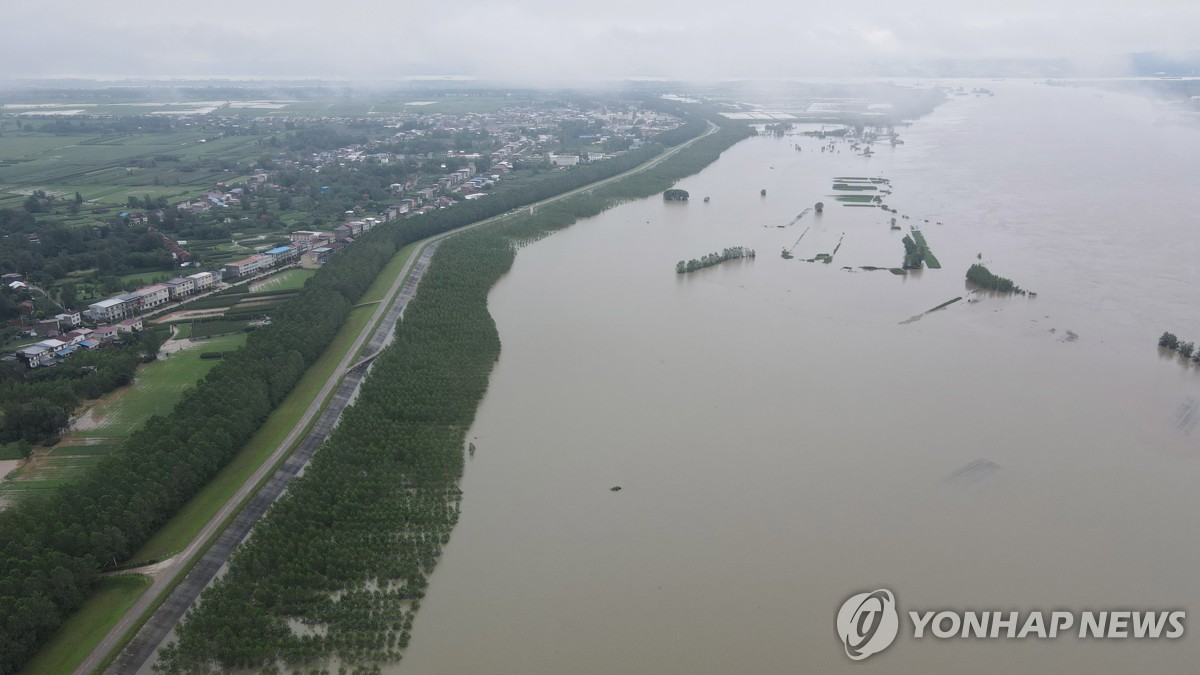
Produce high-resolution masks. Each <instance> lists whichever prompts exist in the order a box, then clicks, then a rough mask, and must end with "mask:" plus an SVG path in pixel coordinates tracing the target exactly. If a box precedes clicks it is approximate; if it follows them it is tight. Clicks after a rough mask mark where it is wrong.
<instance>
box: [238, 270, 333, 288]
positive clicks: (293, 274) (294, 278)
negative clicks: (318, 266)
mask: <svg viewBox="0 0 1200 675" xmlns="http://www.w3.org/2000/svg"><path fill="white" fill-rule="evenodd" d="M316 273H317V271H316V270H299V269H291V270H284V271H282V272H280V273H278V274H272V275H271V276H269V277H267V278H266V279H263V280H262V281H256V282H254V283H253V284H250V292H251V293H262V292H265V291H298V290H300V289H301V288H304V282H306V281H308V280H309V279H310V278H312V276H313V275H314V274H316Z"/></svg>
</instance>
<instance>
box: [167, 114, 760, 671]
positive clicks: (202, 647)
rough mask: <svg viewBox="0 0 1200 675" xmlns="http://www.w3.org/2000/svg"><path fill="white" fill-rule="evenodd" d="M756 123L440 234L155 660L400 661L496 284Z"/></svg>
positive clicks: (430, 559)
mask: <svg viewBox="0 0 1200 675" xmlns="http://www.w3.org/2000/svg"><path fill="white" fill-rule="evenodd" d="M749 133H751V132H750V131H749V130H747V129H746V128H745V127H732V128H729V129H722V130H721V131H720V132H718V133H717V134H714V135H712V136H709V137H707V138H704V139H702V140H700V141H698V142H697V143H695V144H693V145H692V146H690V147H689V148H688V149H686V150H684V151H682V152H680V153H679V154H677V155H676V156H674V157H672V158H671V159H669V160H667V161H665V162H663V163H662V164H660V165H658V166H656V167H654V168H653V169H650V170H647V171H645V172H643V173H640V174H638V175H636V176H632V177H629V178H626V179H623V180H621V181H617V182H614V183H611V184H608V185H606V186H603V187H599V188H596V189H594V190H591V191H589V192H587V193H584V194H580V195H578V196H575V197H572V198H571V199H569V200H563V201H560V202H557V203H555V204H552V205H548V206H545V207H542V208H539V209H538V210H537V211H536V212H535V213H531V214H522V215H521V216H519V217H516V218H513V219H510V220H508V221H504V222H503V223H497V224H496V225H493V226H491V227H488V228H484V229H477V230H473V231H471V232H469V233H465V234H463V235H461V236H458V237H455V238H453V239H450V240H447V241H446V242H445V243H443V244H442V245H441V247H440V248H439V249H438V252H437V254H436V255H435V257H434V260H433V264H432V265H431V267H430V268H429V270H428V271H427V272H426V275H425V277H424V279H423V281H422V283H421V287H420V292H419V293H418V294H417V296H416V298H414V300H413V301H412V302H411V303H410V304H409V306H408V308H407V309H406V310H405V314H404V319H403V321H402V322H401V323H400V324H399V326H398V327H397V330H396V338H395V342H394V343H393V344H392V345H391V346H390V347H388V348H387V349H386V350H385V351H384V353H383V354H381V355H380V357H379V358H378V359H377V360H376V362H375V366H374V369H373V370H372V372H371V375H370V377H369V378H368V379H367V380H366V382H364V384H363V387H362V390H361V392H360V394H359V396H358V398H357V399H356V402H355V404H354V405H353V406H352V407H350V408H349V409H347V411H346V413H345V414H344V416H343V418H342V420H341V422H340V423H339V425H338V426H337V428H336V430H335V431H334V433H333V434H332V436H331V437H330V438H329V440H328V441H327V442H326V443H325V445H323V446H322V447H321V449H320V450H318V452H317V454H316V455H315V457H314V459H313V461H312V462H311V464H310V465H309V466H308V467H307V468H306V469H305V472H304V474H303V476H301V477H300V478H297V479H296V480H295V481H294V482H293V483H292V484H291V485H290V486H289V489H288V491H287V492H286V493H285V494H284V496H283V497H282V498H281V499H280V500H279V501H278V502H276V504H275V505H274V506H273V507H272V508H271V510H270V511H268V513H267V514H266V516H264V518H263V519H262V521H260V522H259V523H258V524H257V525H256V527H255V529H254V532H253V535H252V536H251V537H250V539H249V540H248V541H247V542H246V543H245V544H244V545H243V546H241V547H240V548H238V549H237V550H236V551H235V552H234V554H233V556H232V558H231V560H230V564H229V569H228V572H227V573H226V574H225V575H224V576H222V577H221V578H220V580H218V581H217V582H216V583H215V584H214V585H213V586H212V587H210V588H209V589H208V590H206V591H205V592H204V594H203V595H202V596H201V600H200V602H199V604H197V605H196V606H195V607H194V608H193V609H192V610H191V611H190V612H189V613H188V615H187V617H186V618H185V619H184V621H183V622H182V623H181V624H180V625H179V626H178V627H177V635H178V642H177V643H175V644H173V645H172V646H170V647H169V648H167V649H166V650H165V651H164V652H163V653H162V654H160V656H161V658H160V661H159V666H158V667H159V668H160V670H161V671H163V672H167V673H194V672H211V671H224V670H229V669H234V668H255V669H258V668H273V667H277V666H278V665H281V664H282V665H286V666H287V667H288V668H300V667H311V666H313V665H315V664H318V663H320V662H323V661H325V660H327V659H329V658H331V657H336V658H337V659H338V660H339V661H340V662H341V663H342V664H344V665H347V666H361V667H369V666H370V665H372V664H378V663H380V662H387V661H394V660H396V659H399V658H400V656H401V652H402V650H403V649H404V647H405V646H406V645H407V643H408V640H409V633H410V629H411V626H412V621H413V616H414V613H415V612H416V611H417V610H418V609H419V607H420V598H421V597H423V595H424V592H425V588H426V585H427V578H428V575H429V573H430V572H431V570H432V569H433V566H434V565H435V564H436V562H437V560H438V557H439V556H440V554H441V549H442V546H443V545H444V544H445V543H446V542H447V541H448V539H449V536H450V530H451V528H452V527H453V526H454V523H455V522H456V520H457V518H458V515H459V502H460V493H459V490H458V479H459V477H460V476H461V473H462V466H463V454H464V447H465V446H466V442H465V441H466V438H465V436H466V433H467V431H468V429H469V428H470V425H471V422H472V420H473V418H474V414H475V409H476V407H477V406H478V403H479V401H480V400H481V399H482V397H483V395H484V392H485V390H486V388H487V380H488V376H489V373H490V371H491V369H492V367H493V365H494V363H495V361H496V359H497V358H498V357H499V353H500V339H499V335H498V334H497V332H496V327H495V323H494V321H493V320H492V318H491V316H490V315H489V314H488V311H487V294H488V291H489V289H490V288H491V287H492V285H493V284H494V283H495V282H496V280H498V279H499V278H500V276H501V275H502V274H504V273H505V272H506V271H507V270H508V269H509V267H510V266H511V264H512V262H513V259H514V257H515V255H516V249H517V248H519V247H520V246H521V245H522V244H524V243H527V242H530V241H534V240H537V239H540V238H541V237H544V236H546V235H547V234H549V233H552V232H554V231H556V230H558V229H561V228H564V227H567V226H568V225H571V224H572V223H574V222H576V220H577V219H579V218H584V217H588V216H592V215H596V214H598V213H600V212H601V211H603V210H604V209H607V208H610V207H612V206H614V205H616V204H619V203H621V202H623V201H627V200H630V199H636V198H641V197H646V196H649V195H652V194H655V193H657V192H659V191H661V190H662V189H664V188H666V187H669V186H670V185H671V184H673V183H674V182H675V181H677V180H678V179H679V178H681V177H683V176H685V175H688V174H690V173H694V172H695V171H698V170H699V169H700V168H702V167H703V166H705V165H707V164H708V163H710V162H712V161H713V160H714V159H716V158H717V156H719V154H720V152H721V151H722V150H724V149H725V148H727V147H729V146H730V145H732V144H733V143H735V142H737V141H738V140H741V139H742V138H745V137H746V136H747V135H748V134H749ZM296 621H298V622H300V623H301V624H303V625H305V626H306V627H307V628H306V630H304V631H302V632H303V633H304V634H303V635H300V634H298V633H297V632H296V631H293V630H291V629H290V628H289V622H296ZM291 625H295V624H291Z"/></svg>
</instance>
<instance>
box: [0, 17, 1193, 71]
mask: <svg viewBox="0 0 1200 675" xmlns="http://www.w3.org/2000/svg"><path fill="white" fill-rule="evenodd" d="M1198 29H1200V4H1197V3H1194V2H1184V1H1180V0H1153V1H1150V2H1137V3H1132V2H1127V1H1124V0H1098V1H1097V0H1056V1H1053V2H1048V3H1047V2H1040V1H1036V0H1015V1H1013V2H1005V3H980V2H961V1H959V0H926V1H924V2H920V3H896V2H883V1H881V0H867V1H866V2H861V3H855V4H854V6H853V8H848V7H847V6H845V5H841V4H838V3H825V4H820V5H814V4H813V3H802V2H781V1H778V0H776V1H764V0H757V1H755V2H749V3H746V2H741V3H722V4H715V5H709V4H706V5H704V6H701V5H699V4H697V3H694V2H685V1H684V0H650V1H648V2H646V1H642V0H638V1H634V0H614V1H612V2H607V3H602V4H594V3H582V4H581V3H566V2H560V1H557V0H520V1H517V2H513V1H511V0H510V1H507V2H480V1H478V0H467V1H465V2H458V3H453V4H444V3H415V2H402V3H393V2H384V1H383V0H345V1H343V2H336V3H315V4H307V3H306V4H302V5H298V4H296V3H291V2H282V1H280V0H264V1H262V2H254V3H244V2H233V1H231V0H213V1H212V2H208V3H205V4H204V5H201V6H197V5H189V4H173V3H160V2H147V1H145V0H114V1H113V2H107V3H70V5H69V6H63V11H61V12H58V11H56V12H55V13H54V16H53V18H50V17H48V16H47V9H46V5H44V4H39V3H15V4H13V5H12V6H10V7H6V8H5V19H4V21H3V24H2V25H0V59H3V61H4V63H5V64H6V68H5V77H7V78H12V79H24V78H41V77H98V78H125V77H151V78H163V77H166V78H178V77H247V76H249V77H271V78H280V77H317V78H338V79H351V80H361V79H373V80H380V79H395V78H402V77H406V76H413V75H466V76H473V77H479V78H486V79H489V80H494V81H499V82H506V83H513V84H564V83H578V82H579V81H580V80H595V79H605V78H625V77H669V78H685V79H711V78H743V77H812V76H854V75H880V74H882V75H889V76H894V75H919V76H928V75H970V74H979V75H1007V74H1011V75H1037V76H1042V75H1052V74H1056V73H1057V74H1079V75H1089V74H1096V75H1106V76H1110V75H1121V74H1126V73H1129V72H1131V60H1130V58H1129V55H1130V54H1135V53H1143V52H1155V53H1159V54H1163V55H1166V56H1170V55H1172V54H1174V55H1176V56H1179V55H1182V54H1183V53H1184V52H1185V50H1190V49H1194V48H1195V40H1194V37H1195V35H1196V34H1197V30H1198ZM1193 58H1194V56H1193ZM1150 74H1152V73H1150Z"/></svg>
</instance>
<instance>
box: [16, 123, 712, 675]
mask: <svg viewBox="0 0 1200 675" xmlns="http://www.w3.org/2000/svg"><path fill="white" fill-rule="evenodd" d="M703 127H704V123H703V122H696V123H694V125H693V126H692V129H693V132H694V133H699V131H701V130H702V129H703ZM711 138H712V137H709V138H707V139H704V141H701V143H704V142H705V141H709V140H710V139H711ZM698 145H699V144H698ZM661 150H662V146H660V145H658V144H656V143H652V144H650V147H647V148H645V149H644V150H639V151H638V152H636V153H629V154H628V155H625V156H623V157H621V158H617V159H614V160H612V161H610V162H601V163H597V164H594V165H589V166H582V167H577V168H576V169H573V170H571V171H568V172H562V173H554V174H548V175H546V176H545V178H544V179H542V180H540V181H538V182H536V183H533V184H531V185H529V186H528V187H527V189H526V190H525V191H523V192H522V193H517V192H515V191H514V192H511V193H506V194H505V195H496V196H495V197H494V198H489V199H485V200H475V201H473V202H468V203H464V204H461V205H459V206H458V207H456V208H453V209H446V210H444V211H436V212H433V213H430V214H426V215H424V216H420V217H418V218H413V219H408V220H404V221H401V222H399V223H396V224H388V225H386V226H381V227H377V228H375V229H374V230H371V231H370V232H368V233H366V234H365V235H363V237H362V238H360V239H359V241H358V242H357V243H356V244H354V245H353V246H350V247H348V248H347V249H345V250H344V251H343V252H341V253H339V254H338V255H337V256H335V257H334V258H333V259H332V260H331V261H330V263H329V264H328V265H326V266H325V267H324V268H323V269H322V270H320V271H319V272H318V273H317V274H316V275H315V276H314V277H313V278H312V279H311V280H310V281H309V282H308V284H307V285H306V286H305V287H304V289H303V290H301V291H300V292H299V293H298V294H297V295H296V296H295V297H294V298H292V299H291V300H289V301H288V302H286V303H284V304H283V305H282V306H281V307H280V308H279V309H277V310H275V312H274V313H273V315H272V322H271V324H270V325H269V326H264V327H262V328H260V329H259V330H257V331H255V332H254V333H253V334H251V336H250V338H249V339H248V340H247V343H246V345H245V346H244V347H243V348H241V349H239V350H238V351H236V352H234V353H232V354H228V355H226V356H225V358H224V359H223V360H222V362H221V363H220V364H218V365H217V366H216V367H215V368H213V369H212V370H211V371H210V372H209V373H208V375H207V376H206V377H205V378H204V379H203V380H201V381H200V382H199V383H197V385H196V387H195V388H193V389H191V390H189V391H188V393H187V394H185V396H184V398H183V400H182V401H181V402H180V403H179V404H178V405H177V406H176V407H175V408H174V409H173V410H172V411H171V413H169V414H168V415H165V416H156V417H154V418H151V419H150V420H149V421H148V422H147V423H146V424H145V425H144V426H143V427H142V428H141V429H140V430H138V431H137V432H135V433H134V434H133V435H131V436H130V438H129V439H128V440H127V441H126V442H125V443H124V444H122V446H121V448H119V449H118V450H117V451H115V452H114V453H113V454H112V455H110V456H109V457H108V458H106V459H105V460H104V461H103V462H101V463H100V464H99V465H98V466H97V467H95V468H93V469H92V470H91V471H89V472H88V473H87V474H86V475H85V476H84V477H83V478H81V479H80V480H79V481H76V482H74V483H72V484H70V485H68V486H65V487H64V488H62V489H61V490H59V491H56V492H55V493H53V494H50V495H47V496H45V497H42V498H36V499H30V500H28V501H26V502H23V503H22V504H20V505H18V506H17V507H15V508H11V509H8V510H6V511H3V512H0V675H9V674H10V673H14V672H16V671H17V670H19V669H20V667H21V666H22V664H24V663H25V661H26V660H27V659H28V658H29V657H30V656H31V655H32V654H33V652H34V651H35V650H36V649H37V648H38V646H39V645H41V644H42V643H43V642H44V641H45V640H46V639H47V638H48V637H49V636H50V635H51V634H53V632H54V631H55V630H57V628H58V627H59V626H60V625H61V624H62V622H63V621H64V620H65V619H66V617H67V616H69V615H70V613H71V612H73V611H74V610H75V609H77V608H78V607H79V605H80V604H81V603H82V602H83V601H84V600H85V599H86V598H87V596H88V594H89V593H90V591H91V589H92V587H93V585H94V583H95V581H96V579H97V576H98V574H100V572H102V571H103V570H104V569H106V568H111V567H114V566H116V565H118V564H120V563H121V562H123V561H127V560H128V559H129V556H131V555H132V554H133V552H134V551H136V550H137V548H138V547H139V546H140V545H141V544H142V543H144V542H145V541H146V540H147V539H148V538H149V536H150V535H152V534H153V533H154V532H155V531H157V530H158V529H159V528H160V527H161V526H162V525H163V524H164V523H165V522H166V521H167V520H168V519H169V518H170V517H171V516H173V515H174V514H175V513H176V512H177V511H178V510H179V509H180V508H181V507H182V506H183V505H184V504H185V503H186V502H187V501H188V500H189V499H190V498H191V497H192V496H193V495H194V494H195V493H196V492H197V491H198V490H199V489H200V488H201V487H203V486H204V485H205V484H207V482H208V481H209V480H211V478H212V477H213V476H214V475H215V474H216V473H217V472H218V471H219V470H220V469H221V468H222V467H223V466H224V465H225V464H227V463H228V462H229V461H230V460H231V459H232V458H233V457H234V456H235V455H236V454H237V453H238V452H239V451H240V450H241V449H242V447H243V445H244V444H245V442H246V441H247V440H248V439H249V437H250V436H251V435H252V434H253V433H254V431H255V430H257V428H258V427H259V426H260V425H261V424H262V422H263V421H264V420H265V419H266V417H267V415H268V414H269V413H270V412H271V410H272V409H273V408H274V407H275V406H276V405H278V404H279V402H280V401H282V400H283V399H284V397H286V396H287V394H288V393H289V392H290V391H291V389H292V387H293V386H294V385H295V383H296V382H297V381H298V380H299V378H300V377H301V376H302V375H303V373H304V371H305V370H306V368H307V367H308V366H309V365H310V364H311V363H312V362H313V361H314V360H315V359H316V358H318V357H319V356H320V354H321V353H322V352H323V351H324V350H325V348H326V347H327V346H328V345H329V343H330V342H331V341H332V339H333V337H334V335H335V334H336V333H337V331H338V330H339V329H340V327H341V326H342V324H343V323H344V322H345V320H346V318H347V316H348V315H349V312H350V308H351V306H352V305H353V304H354V302H355V301H356V300H357V299H358V298H359V297H360V296H361V295H362V293H363V292H364V291H365V290H366V288H367V287H368V286H369V285H370V283H371V282H372V281H373V280H374V279H375V277H376V276H377V275H378V273H379V271H380V270H381V269H382V268H383V266H384V264H386V262H387V261H388V260H389V259H391V257H392V256H393V255H394V253H395V252H396V251H397V250H398V249H399V248H400V247H401V246H404V245H406V244H408V243H411V242H413V241H417V240H420V239H424V238H426V237H429V236H431V235H434V234H438V233H441V232H445V231H447V230H450V229H453V228H457V227H461V226H463V225H466V224H469V223H471V222H475V221H477V220H481V219H483V218H487V217H491V216H494V215H498V214H500V213H502V212H504V211H507V210H509V209H513V208H516V207H519V206H522V205H525V204H528V203H530V202H532V201H536V200H539V199H543V198H545V197H548V196H552V195H554V194H558V193H561V192H565V191H568V190H571V189H573V188H576V187H580V186H582V185H584V184H586V183H590V182H594V181H596V180H599V179H602V178H606V177H608V176H612V175H615V174H617V173H620V172H622V171H624V170H626V169H628V168H631V167H632V166H635V165H636V164H638V163H640V162H642V161H644V160H645V159H647V158H648V157H650V156H652V155H654V154H657V153H658V152H660V151H661ZM714 158H715V155H714ZM709 161H711V160H709ZM681 163H683V162H681ZM703 164H707V161H705V162H703V163H700V164H699V166H703ZM696 168H697V169H698V167H696ZM694 170H696V169H693V171H694ZM660 171H661V167H655V169H654V170H653V171H648V172H646V173H644V174H642V176H647V174H650V175H654V174H656V173H657V172H660ZM628 182H629V181H622V184H625V183H628ZM661 183H662V181H661V180H659V181H658V182H656V183H654V185H656V186H658V185H661ZM665 187H669V185H666V186H665ZM665 187H656V188H655V189H654V190H652V191H654V192H656V191H660V190H662V189H665ZM628 192H629V194H630V196H633V195H634V194H636V193H639V192H640V191H639V190H637V189H633V188H632V187H631V188H629V189H628ZM584 201H585V202H588V203H591V202H592V201H594V200H592V199H591V198H587V199H585V200H584ZM598 205H599V203H597V206H598ZM543 211H553V209H542V210H539V213H542V212H543ZM594 212H598V210H597V211H594ZM505 245H506V246H507V243H506V244H505ZM451 250H452V249H451ZM447 255H448V254H447ZM480 264H481V265H482V264H483V263H480ZM435 279H436V277H435ZM436 283H437V282H436V281H435V284H432V285H436ZM445 320H446V321H451V320H452V319H451V318H450V317H447V318H446V319H445ZM489 320H490V319H489ZM439 330H444V328H442V329H439ZM421 367H429V365H428V364H427V365H425V366H421ZM415 381H419V380H414V382H415ZM464 386H465V385H464ZM440 405H441V403H438V404H436V405H435V404H432V403H431V404H430V405H429V406H427V407H426V408H425V409H426V410H427V411H428V412H429V414H434V412H435V411H434V410H433V408H434V407H437V406H440ZM471 409H472V410H473V409H474V407H473V404H472V405H471ZM430 434H431V436H430V437H431V438H436V437H437V433H436V432H430ZM409 438H411V437H409ZM239 621H240V620H239ZM239 621H234V622H233V623H232V624H230V625H238V623H239Z"/></svg>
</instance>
